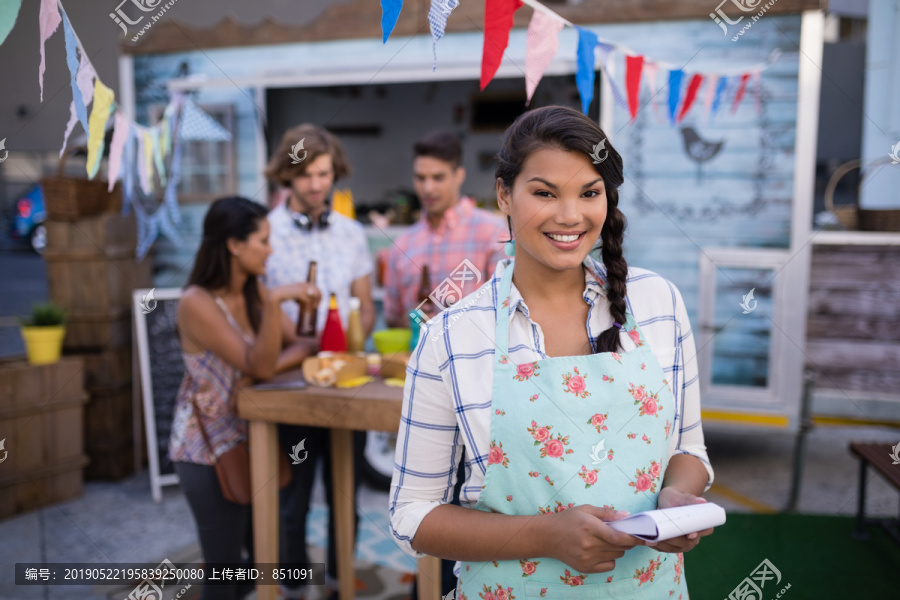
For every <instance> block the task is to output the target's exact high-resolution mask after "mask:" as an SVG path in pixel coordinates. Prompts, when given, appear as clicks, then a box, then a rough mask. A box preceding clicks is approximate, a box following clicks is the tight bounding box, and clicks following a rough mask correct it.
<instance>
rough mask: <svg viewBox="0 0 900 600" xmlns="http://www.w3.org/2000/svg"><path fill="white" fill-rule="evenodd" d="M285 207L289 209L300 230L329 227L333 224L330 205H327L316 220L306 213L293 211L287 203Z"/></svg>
mask: <svg viewBox="0 0 900 600" xmlns="http://www.w3.org/2000/svg"><path fill="white" fill-rule="evenodd" d="M285 209H286V210H287V211H288V214H289V215H290V217H291V220H293V221H294V225H296V226H297V228H298V229H300V231H312V230H313V229H319V230H323V229H328V226H329V225H330V224H331V209H330V208H329V207H325V210H324V211H323V212H322V214H321V215H319V218H318V219H316V220H315V221H313V220H312V219H311V218H309V215H307V214H306V213H294V212H292V211H291V209H289V208H287V205H285Z"/></svg>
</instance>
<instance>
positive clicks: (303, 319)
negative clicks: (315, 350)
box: [297, 261, 319, 337]
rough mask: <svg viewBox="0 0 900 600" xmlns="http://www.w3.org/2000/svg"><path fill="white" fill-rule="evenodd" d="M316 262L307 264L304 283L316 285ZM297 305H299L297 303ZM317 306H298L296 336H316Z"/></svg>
mask: <svg viewBox="0 0 900 600" xmlns="http://www.w3.org/2000/svg"><path fill="white" fill-rule="evenodd" d="M316 266H317V265H316V261H311V262H310V263H309V271H307V273H306V283H311V284H313V285H315V283H316ZM298 304H299V303H298ZM318 308H319V307H318V306H306V307H304V306H303V305H302V304H300V313H299V314H298V315H297V335H299V336H303V337H315V336H316V320H317V319H316V316H317V313H318Z"/></svg>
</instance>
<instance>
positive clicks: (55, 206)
mask: <svg viewBox="0 0 900 600" xmlns="http://www.w3.org/2000/svg"><path fill="white" fill-rule="evenodd" d="M70 154H71V152H66V153H65V154H64V155H63V157H62V158H61V159H60V160H59V166H58V167H57V170H56V175H53V176H50V177H44V178H42V179H41V188H42V189H43V192H44V206H45V208H46V211H47V218H48V219H51V220H56V221H76V220H78V219H80V218H82V217H91V216H94V215H98V214H100V213H102V212H106V211H107V210H110V209H114V207H115V205H116V204H118V206H119V208H121V190H120V189H114V190H113V192H112V194H110V192H109V191H107V188H108V187H109V183H108V182H106V181H103V180H99V179H98V180H90V179H84V178H80V177H67V176H65V175H63V170H64V168H65V164H66V160H67V159H68V157H69V156H70ZM116 196H118V197H119V200H116Z"/></svg>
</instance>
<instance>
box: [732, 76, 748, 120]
mask: <svg viewBox="0 0 900 600" xmlns="http://www.w3.org/2000/svg"><path fill="white" fill-rule="evenodd" d="M749 78H750V73H744V74H743V75H741V83H740V84H738V89H737V92H736V93H735V94H734V102H732V103H731V112H732V114H733V113H735V112H737V109H738V105H739V104H740V103H741V98H743V97H744V90H746V89H747V80H748V79H749Z"/></svg>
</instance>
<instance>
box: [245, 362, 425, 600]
mask: <svg viewBox="0 0 900 600" xmlns="http://www.w3.org/2000/svg"><path fill="white" fill-rule="evenodd" d="M402 402H403V390H402V389H401V388H398V387H390V386H387V385H385V384H384V382H383V381H382V380H381V379H380V378H375V379H374V380H372V381H371V382H369V383H367V384H366V385H363V386H360V387H356V388H348V389H336V388H319V387H314V386H310V387H308V388H306V389H303V390H265V391H263V390H254V389H252V388H250V387H243V388H241V390H240V392H239V393H238V395H237V412H238V416H240V417H241V418H242V419H247V420H248V421H249V422H250V432H249V436H250V480H251V484H252V486H253V490H254V495H253V541H254V551H255V553H256V562H257V563H258V564H275V563H278V558H279V557H278V532H279V510H278V452H280V449H279V446H278V428H277V424H278V423H287V424H291V425H307V426H313V427H327V428H329V429H331V464H332V479H333V485H334V506H333V507H332V508H333V510H334V511H335V534H336V537H337V548H336V551H337V571H338V585H339V587H340V598H341V600H350V599H352V598H353V596H354V594H355V591H356V574H355V570H354V556H353V550H354V539H353V535H354V534H353V526H354V520H355V512H356V507H355V497H354V494H353V435H352V432H353V431H354V430H358V431H390V432H396V431H397V430H398V429H399V428H400V407H401V404H402ZM306 450H307V451H308V452H311V453H312V452H321V451H322V449H321V448H307V449H306ZM385 510H387V507H385ZM418 570H419V585H418V588H419V600H440V599H441V585H440V583H441V575H440V571H441V561H440V559H438V558H435V557H432V556H426V557H424V558H420V559H419V561H418ZM277 592H278V589H277V586H274V585H260V586H257V592H256V593H257V596H256V597H257V598H258V600H275V598H276V597H277Z"/></svg>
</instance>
